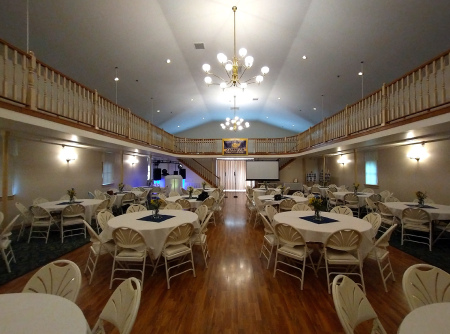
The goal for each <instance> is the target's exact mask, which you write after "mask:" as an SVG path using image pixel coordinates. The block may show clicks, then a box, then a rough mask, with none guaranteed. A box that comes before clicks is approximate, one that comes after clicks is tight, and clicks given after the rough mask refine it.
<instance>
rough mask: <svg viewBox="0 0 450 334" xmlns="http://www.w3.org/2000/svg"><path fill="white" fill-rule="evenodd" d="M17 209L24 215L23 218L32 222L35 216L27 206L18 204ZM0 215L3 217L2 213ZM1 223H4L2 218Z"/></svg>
mask: <svg viewBox="0 0 450 334" xmlns="http://www.w3.org/2000/svg"><path fill="white" fill-rule="evenodd" d="M16 208H17V210H19V212H20V214H21V215H22V217H23V218H24V219H25V220H27V221H29V222H30V221H31V220H32V219H33V215H32V214H31V211H30V210H28V209H27V207H26V206H25V205H23V204H22V203H20V202H16ZM0 215H3V213H2V212H0ZM1 221H3V218H0V223H1Z"/></svg>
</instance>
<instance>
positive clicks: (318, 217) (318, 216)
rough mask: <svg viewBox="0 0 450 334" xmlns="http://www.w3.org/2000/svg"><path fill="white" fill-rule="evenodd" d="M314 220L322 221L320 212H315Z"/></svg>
mask: <svg viewBox="0 0 450 334" xmlns="http://www.w3.org/2000/svg"><path fill="white" fill-rule="evenodd" d="M314 220H318V221H320V220H322V216H321V215H320V210H314Z"/></svg>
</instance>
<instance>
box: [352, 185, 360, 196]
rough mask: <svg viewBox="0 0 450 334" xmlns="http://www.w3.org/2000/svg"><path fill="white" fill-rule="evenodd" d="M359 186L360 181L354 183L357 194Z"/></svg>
mask: <svg viewBox="0 0 450 334" xmlns="http://www.w3.org/2000/svg"><path fill="white" fill-rule="evenodd" d="M358 188H359V183H358V182H355V183H353V189H354V192H355V195H356V193H357V192H358Z"/></svg>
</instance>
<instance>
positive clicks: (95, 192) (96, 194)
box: [94, 189, 103, 198]
mask: <svg viewBox="0 0 450 334" xmlns="http://www.w3.org/2000/svg"><path fill="white" fill-rule="evenodd" d="M102 195H103V191H101V190H98V189H95V190H94V196H95V198H99V197H101V196H102Z"/></svg>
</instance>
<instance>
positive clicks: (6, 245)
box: [0, 215, 20, 273]
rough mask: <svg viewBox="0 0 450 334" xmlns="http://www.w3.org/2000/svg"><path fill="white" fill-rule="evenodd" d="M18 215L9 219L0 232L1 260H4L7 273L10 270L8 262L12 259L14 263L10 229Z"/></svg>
mask: <svg viewBox="0 0 450 334" xmlns="http://www.w3.org/2000/svg"><path fill="white" fill-rule="evenodd" d="M19 217H20V215H17V216H15V217H14V219H13V220H11V222H10V223H9V224H8V225H6V227H5V228H4V229H3V231H2V233H0V251H1V252H2V258H3V261H5V265H6V269H7V270H8V272H9V273H10V272H11V268H10V266H9V264H10V263H11V261H14V263H15V262H16V258H15V256H14V252H13V249H12V247H11V240H10V239H9V236H10V235H11V230H12V228H13V227H14V224H15V223H16V220H17V219H18V218H19Z"/></svg>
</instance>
